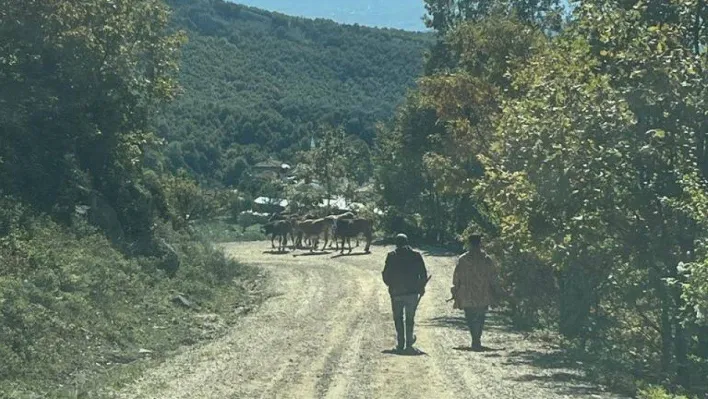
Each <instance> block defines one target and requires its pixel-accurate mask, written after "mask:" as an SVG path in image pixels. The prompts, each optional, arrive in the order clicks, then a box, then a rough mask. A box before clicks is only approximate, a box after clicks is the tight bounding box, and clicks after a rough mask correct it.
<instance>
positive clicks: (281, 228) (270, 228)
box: [262, 220, 293, 252]
mask: <svg viewBox="0 0 708 399" xmlns="http://www.w3.org/2000/svg"><path fill="white" fill-rule="evenodd" d="M262 229H263V232H264V233H265V234H270V246H271V248H273V249H275V244H274V243H273V241H274V240H275V237H278V251H280V252H283V251H285V247H286V246H287V245H288V234H290V235H292V232H293V226H292V223H291V222H290V221H289V220H274V221H272V222H268V223H266V224H264V225H263V228H262Z"/></svg>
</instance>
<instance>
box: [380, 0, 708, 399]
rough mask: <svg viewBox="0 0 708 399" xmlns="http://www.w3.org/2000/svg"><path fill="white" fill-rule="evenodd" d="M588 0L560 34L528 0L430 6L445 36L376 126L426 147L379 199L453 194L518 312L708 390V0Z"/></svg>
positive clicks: (398, 149)
mask: <svg viewBox="0 0 708 399" xmlns="http://www.w3.org/2000/svg"><path fill="white" fill-rule="evenodd" d="M451 3H452V4H451ZM482 3H484V4H482ZM578 3H579V4H578V5H577V7H576V9H575V11H574V14H573V16H572V18H571V19H570V20H569V21H568V23H567V25H566V26H564V27H563V29H562V30H561V31H559V32H558V33H553V34H549V32H550V31H549V29H548V23H547V22H548V21H546V20H544V19H545V17H546V16H547V14H545V13H543V12H541V13H540V14H534V15H537V16H540V17H541V19H540V20H539V19H538V18H537V17H534V18H527V17H523V15H524V14H523V13H519V12H509V10H510V9H513V8H515V7H524V6H525V5H527V3H526V2H521V1H519V2H516V1H511V2H506V1H491V2H465V1H459V2H433V1H431V2H428V5H429V11H430V13H431V18H432V22H431V23H432V24H433V27H435V28H436V29H437V30H438V31H439V33H440V36H439V37H440V44H439V45H438V46H437V48H436V51H435V52H433V54H432V55H431V58H430V59H429V60H428V65H427V66H426V75H425V76H424V77H423V78H421V79H420V85H419V90H418V91H417V93H415V94H412V95H411V96H409V98H408V101H407V103H406V104H404V105H403V106H402V107H401V108H400V109H399V114H400V115H405V118H400V117H399V118H397V119H396V120H395V122H394V124H393V126H392V127H389V128H388V129H384V130H382V132H381V133H380V136H379V149H380V150H381V151H382V154H383V153H388V152H391V151H392V152H393V153H394V154H396V155H398V154H405V153H409V154H415V156H414V157H408V158H406V159H405V161H395V160H393V161H388V162H387V163H385V164H384V163H382V164H380V165H385V168H380V169H379V171H380V172H379V173H378V174H377V179H378V184H379V186H380V188H381V190H382V198H383V199H384V201H385V202H386V203H387V205H388V206H389V209H404V210H403V211H402V213H404V214H408V215H411V214H412V215H415V214H420V215H426V214H433V212H434V210H435V209H436V207H437V206H442V208H443V211H441V212H440V211H438V213H437V214H440V215H442V214H447V215H452V217H451V218H449V219H450V220H449V221H448V222H447V223H443V225H442V226H441V227H442V228H443V229H444V230H445V234H442V236H443V237H445V235H447V237H455V236H456V235H460V234H461V235H465V234H468V233H470V232H474V231H479V230H483V231H485V232H486V233H487V235H488V236H489V237H490V242H489V250H490V251H492V252H494V253H495V254H496V255H497V256H498V257H499V259H501V260H502V264H503V268H504V270H503V277H504V281H505V284H506V285H507V288H508V292H509V293H510V297H509V299H508V302H509V305H510V310H511V311H512V315H513V316H514V318H515V320H517V322H519V323H520V325H525V326H553V327H555V328H557V329H558V330H559V331H560V332H561V333H562V334H563V335H564V336H565V337H566V338H568V339H570V340H572V342H574V343H575V344H577V346H579V347H580V348H582V349H581V350H583V351H589V352H590V353H592V354H594V355H596V356H597V358H596V359H605V360H607V361H608V362H609V363H611V365H612V366H614V367H616V368H615V369H614V370H616V371H619V370H631V371H632V376H634V377H638V378H642V379H648V380H651V381H654V382H659V381H661V382H668V383H667V384H666V385H667V387H668V388H669V389H670V390H676V389H679V387H680V389H684V390H688V391H693V392H696V393H697V392H701V391H704V390H705V387H706V386H707V385H708V381H707V380H706V375H708V372H706V368H705V367H706V365H707V364H708V361H707V360H708V352H706V348H708V346H706V340H705V338H704V337H705V336H706V331H707V330H706V325H705V305H706V296H705V293H706V287H707V285H706V281H707V280H705V269H706V268H705V266H704V264H705V260H706V255H705V254H706V253H705V242H706V238H707V237H706V235H705V231H706V229H705V223H706V214H707V213H706V209H708V208H706V204H708V202H707V201H706V200H707V199H708V197H706V192H708V190H707V187H708V185H706V182H707V180H706V179H707V178H708V174H707V173H706V172H707V171H708V168H706V164H707V161H706V146H705V137H706V132H707V131H708V125H707V122H706V121H708V118H706V115H707V114H706V109H708V107H707V106H706V98H708V96H707V95H706V94H708V92H707V89H708V79H707V78H706V76H707V75H706V74H705V70H706V67H707V66H708V65H707V64H708V55H707V53H706V51H705V49H706V47H705V45H704V44H703V43H704V42H705V37H706V31H707V29H706V28H705V27H704V25H705V21H706V7H705V3H704V2H703V1H669V2H666V1H664V2H654V1H647V2H642V1H639V2H634V1H631V2H625V1H610V0H597V1H592V0H588V1H580V2H578ZM539 4H540V3H539ZM468 5H470V6H473V7H472V8H471V10H472V14H467V13H465V12H464V11H465V9H466V8H465V7H466V6H468ZM480 5H488V6H489V8H488V9H487V10H488V11H489V12H487V11H485V9H483V8H480V7H479V6H480ZM526 15H531V14H526ZM469 21H475V23H473V24H471V23H469ZM551 31H552V30H551ZM421 105H423V106H421ZM431 113H432V114H431ZM421 118H424V120H425V121H427V122H425V123H417V124H416V127H419V130H418V131H416V133H415V137H417V138H418V139H417V141H412V140H408V139H407V137H409V136H408V135H406V134H402V133H403V132H408V131H411V130H412V129H411V128H410V124H409V122H408V121H410V120H416V119H419V120H420V119H421ZM382 157H383V155H382ZM411 159H413V160H415V162H414V165H415V167H413V166H411V165H410V164H409V162H411ZM384 162H385V161H384ZM399 176H400V177H399ZM396 177H398V178H399V179H401V178H402V180H405V181H406V182H413V181H420V182H424V185H425V184H427V185H429V186H430V187H432V188H431V189H430V192H433V193H435V197H434V200H432V201H431V200H428V201H426V194H424V191H423V190H421V189H420V188H419V186H416V187H413V186H406V185H405V184H400V183H398V184H397V181H396ZM395 187H402V192H400V193H399V192H396V191H395ZM465 201H466V203H465ZM470 204H471V206H470ZM465 206H469V208H467V210H466V211H464V212H460V210H461V209H463V207H465ZM425 226H432V222H428V223H426V224H425ZM438 237H439V236H438ZM539 286H540V287H543V289H538V288H539ZM620 353H621V354H623V355H621V356H618V354H620ZM659 394H660V392H659V391H656V392H653V391H652V392H649V391H647V392H645V395H649V396H651V395H655V396H656V395H659Z"/></svg>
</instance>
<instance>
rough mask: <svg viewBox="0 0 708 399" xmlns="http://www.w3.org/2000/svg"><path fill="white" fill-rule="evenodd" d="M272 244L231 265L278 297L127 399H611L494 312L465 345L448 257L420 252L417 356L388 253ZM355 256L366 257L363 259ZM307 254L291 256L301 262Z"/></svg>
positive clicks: (244, 252)
mask: <svg viewBox="0 0 708 399" xmlns="http://www.w3.org/2000/svg"><path fill="white" fill-rule="evenodd" d="M269 246H270V245H269V243H268V244H264V243H262V242H260V243H243V244H229V245H226V246H225V250H226V251H227V252H228V253H229V254H231V255H232V256H233V257H234V258H236V259H238V260H240V261H242V262H246V263H249V264H255V265H258V266H261V267H263V268H264V269H265V270H266V271H267V272H268V273H269V275H270V281H271V282H270V289H271V290H272V291H273V293H274V294H275V296H274V297H273V298H271V299H270V300H268V301H267V302H266V303H264V304H263V305H262V306H261V307H260V308H259V309H258V310H256V311H255V312H253V313H252V314H250V315H248V316H245V317H243V318H242V319H241V321H240V322H239V323H238V324H237V325H236V326H234V327H233V329H232V330H231V331H230V332H229V333H228V334H227V335H226V336H225V337H223V338H221V339H219V340H217V341H213V342H210V343H207V344H204V345H200V346H197V347H195V348H192V349H189V350H187V351H185V352H184V353H181V354H179V355H177V356H176V357H174V358H172V359H170V360H168V361H167V362H165V363H164V364H163V365H162V366H161V367H159V368H157V369H153V370H151V371H149V372H148V373H146V374H145V375H144V376H143V377H142V378H141V379H140V380H139V381H137V382H136V383H135V384H134V385H132V386H129V387H127V389H126V390H125V391H124V392H121V393H120V394H119V397H123V398H480V399H481V398H612V397H619V396H614V395H612V394H609V393H607V392H604V391H603V390H602V389H601V388H600V387H596V386H592V385H591V384H588V383H586V382H584V379H583V375H582V373H581V372H580V371H577V370H574V369H567V368H565V367H563V366H561V365H560V364H559V363H561V362H560V361H559V360H558V361H556V360H554V359H559V357H557V354H555V353H554V352H553V350H552V349H550V348H549V347H547V346H546V347H544V345H542V344H540V343H538V342H533V341H530V340H525V339H524V338H523V336H522V335H520V334H517V333H514V332H512V331H510V330H509V329H508V328H507V326H506V325H505V324H504V323H503V322H502V320H501V318H500V317H499V316H498V315H496V314H491V315H490V318H489V321H488V328H487V331H486V333H485V337H484V339H483V341H484V344H485V346H488V347H490V349H492V350H491V351H488V352H484V353H476V352H469V351H465V350H461V348H460V347H463V346H467V345H469V335H468V333H467V332H466V330H465V329H464V327H463V323H464V322H463V320H462V318H461V316H462V315H461V314H460V313H461V312H459V311H453V310H452V306H451V305H450V304H449V303H445V299H446V298H447V296H448V295H449V287H450V281H451V276H452V269H453V266H454V257H451V256H445V255H434V254H430V253H425V252H424V255H425V260H426V262H427V266H428V270H429V273H430V274H432V276H433V277H432V279H431V281H430V283H429V285H428V290H427V293H426V295H425V296H424V297H423V299H422V301H421V305H420V308H419V310H418V315H417V317H416V322H417V325H416V330H417V331H416V335H417V337H418V341H417V343H416V346H417V347H418V348H419V349H420V350H422V351H423V352H425V354H424V355H420V356H400V355H395V354H390V353H385V352H386V351H387V350H389V349H391V348H392V347H393V346H394V344H395V331H394V328H393V322H392V320H391V310H390V303H389V298H388V294H387V292H386V290H385V286H384V285H383V283H382V282H381V269H382V267H383V266H382V265H383V259H384V257H385V254H386V251H388V250H389V249H390V248H384V247H373V248H372V252H373V253H372V254H370V255H361V254H357V253H356V251H355V255H353V256H343V257H336V258H333V255H334V253H330V254H326V255H315V256H295V257H294V256H293V255H292V254H287V255H274V254H266V253H264V251H265V250H267V249H269ZM359 251H361V249H359ZM303 253H304V252H302V251H298V252H296V254H298V255H300V254H303Z"/></svg>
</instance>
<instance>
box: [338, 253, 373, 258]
mask: <svg viewBox="0 0 708 399" xmlns="http://www.w3.org/2000/svg"><path fill="white" fill-rule="evenodd" d="M362 255H371V252H352V253H350V254H337V255H334V256H332V259H336V258H341V257H344V256H362Z"/></svg>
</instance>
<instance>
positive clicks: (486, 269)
mask: <svg viewBox="0 0 708 399" xmlns="http://www.w3.org/2000/svg"><path fill="white" fill-rule="evenodd" d="M498 279H499V276H498V272H497V269H496V266H495V265H494V261H492V259H491V258H490V257H489V256H487V254H485V253H484V251H471V252H465V253H464V254H462V255H461V256H460V257H459V258H458V260H457V265H456V266H455V272H454V274H453V278H452V288H451V291H452V296H453V297H454V298H455V303H454V308H455V309H464V308H481V307H485V306H490V305H495V304H496V303H497V302H498V300H499V293H500V290H499V282H498Z"/></svg>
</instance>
